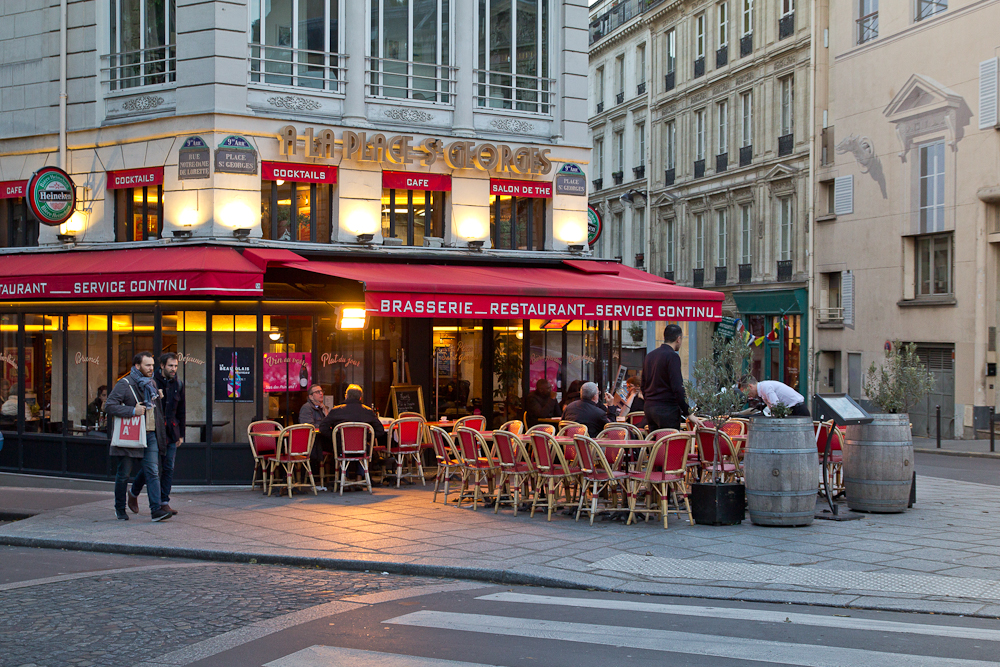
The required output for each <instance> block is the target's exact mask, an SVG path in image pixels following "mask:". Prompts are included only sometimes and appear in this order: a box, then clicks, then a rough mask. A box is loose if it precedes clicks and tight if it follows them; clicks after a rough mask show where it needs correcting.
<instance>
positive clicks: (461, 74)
mask: <svg viewBox="0 0 1000 667" xmlns="http://www.w3.org/2000/svg"><path fill="white" fill-rule="evenodd" d="M454 6H455V21H454V24H453V25H452V34H454V35H455V41H454V44H455V51H454V53H453V54H452V62H454V63H455V64H456V65H457V69H456V71H455V78H456V79H457V82H456V85H455V120H454V127H453V130H454V132H455V134H457V135H460V136H468V137H471V136H474V135H475V126H474V124H473V120H472V110H473V105H474V103H475V101H474V100H473V98H472V96H473V95H474V94H475V92H474V88H475V87H474V85H473V82H474V80H475V73H474V72H473V70H474V69H475V68H476V67H477V66H478V63H479V61H478V59H477V57H478V53H477V49H476V47H477V44H478V40H479V32H478V26H476V17H475V12H473V11H472V10H473V3H472V2H470V1H465V2H463V1H462V0H459V1H458V2H456V3H454Z"/></svg>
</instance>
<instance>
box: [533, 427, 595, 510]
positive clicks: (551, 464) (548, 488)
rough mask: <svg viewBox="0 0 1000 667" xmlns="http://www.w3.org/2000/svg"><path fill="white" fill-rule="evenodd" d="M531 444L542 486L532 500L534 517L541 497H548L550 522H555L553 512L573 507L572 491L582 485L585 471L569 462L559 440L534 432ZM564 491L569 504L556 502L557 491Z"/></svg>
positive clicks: (538, 486) (537, 487) (537, 489)
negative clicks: (581, 475) (582, 473)
mask: <svg viewBox="0 0 1000 667" xmlns="http://www.w3.org/2000/svg"><path fill="white" fill-rule="evenodd" d="M531 442H532V444H533V445H534V450H535V452H534V453H535V471H536V474H537V476H538V483H537V484H536V485H535V493H534V494H533V496H532V499H531V516H532V517H534V516H535V507H536V506H537V505H538V501H539V499H540V497H541V494H542V493H543V492H544V494H545V501H544V502H545V504H546V506H547V507H548V520H549V521H552V511H553V510H555V509H556V508H557V507H570V506H572V505H573V501H572V500H571V499H570V488H571V487H572V486H573V484H574V483H575V482H577V481H579V478H580V474H581V472H582V470H581V468H580V467H579V466H577V465H574V464H571V463H570V462H568V461H567V458H566V455H565V453H564V452H563V448H562V447H561V446H560V445H559V443H558V442H556V439H555V438H554V437H553V436H552V435H550V434H548V433H545V432H543V431H533V432H532V433H531ZM559 486H561V487H562V488H563V492H564V495H565V497H566V500H565V501H556V490H557V487H559Z"/></svg>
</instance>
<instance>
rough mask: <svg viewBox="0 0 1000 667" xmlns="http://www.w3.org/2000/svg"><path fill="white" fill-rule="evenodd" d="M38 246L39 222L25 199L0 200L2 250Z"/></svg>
mask: <svg viewBox="0 0 1000 667" xmlns="http://www.w3.org/2000/svg"><path fill="white" fill-rule="evenodd" d="M37 245H38V221H37V220H35V217H34V216H33V215H32V214H31V210H30V209H29V208H28V205H27V203H26V202H25V199H24V197H16V198H13V199H0V248H26V247H35V246H37Z"/></svg>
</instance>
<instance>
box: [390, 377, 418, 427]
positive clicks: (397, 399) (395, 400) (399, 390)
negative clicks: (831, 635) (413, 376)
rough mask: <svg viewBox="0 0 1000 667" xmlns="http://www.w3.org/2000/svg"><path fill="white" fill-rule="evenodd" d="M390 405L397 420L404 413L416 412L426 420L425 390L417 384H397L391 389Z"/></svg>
mask: <svg viewBox="0 0 1000 667" xmlns="http://www.w3.org/2000/svg"><path fill="white" fill-rule="evenodd" d="M389 404H390V405H391V406H392V416H393V417H394V418H396V419H398V418H399V415H400V414H401V413H403V412H416V413H418V414H419V415H421V416H422V417H424V418H426V417H427V414H426V413H425V412H424V392H423V388H422V387H421V386H420V385H417V384H397V385H394V386H392V387H391V388H390V389H389Z"/></svg>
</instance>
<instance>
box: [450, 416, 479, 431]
mask: <svg viewBox="0 0 1000 667" xmlns="http://www.w3.org/2000/svg"><path fill="white" fill-rule="evenodd" d="M463 427H464V428H471V429H472V430H473V431H479V432H480V433H482V432H483V431H485V430H486V417H484V416H482V415H467V416H465V417H461V418H459V419H456V420H455V431H457V430H458V429H459V428H463ZM453 432H454V431H453Z"/></svg>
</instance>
